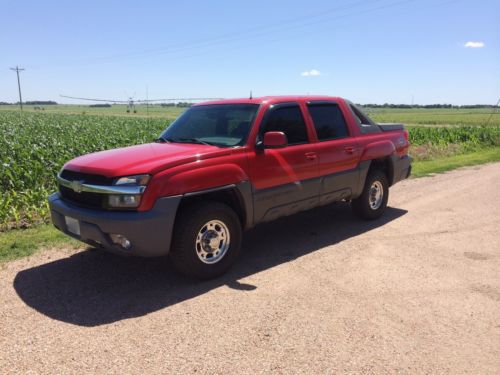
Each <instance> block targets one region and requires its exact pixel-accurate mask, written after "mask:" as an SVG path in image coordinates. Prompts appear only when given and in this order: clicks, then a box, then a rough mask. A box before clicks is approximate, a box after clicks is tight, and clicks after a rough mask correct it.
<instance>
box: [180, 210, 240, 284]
mask: <svg viewBox="0 0 500 375" xmlns="http://www.w3.org/2000/svg"><path fill="white" fill-rule="evenodd" d="M211 221H219V222H222V223H223V224H224V225H225V226H226V229H227V230H228V231H229V245H228V247H227V248H226V250H225V253H224V255H223V256H222V257H221V258H220V260H218V261H216V262H215V263H212V264H207V263H204V262H203V261H202V260H201V259H200V257H199V256H198V253H204V251H203V249H202V248H201V246H200V244H198V243H197V237H198V234H199V232H200V230H201V229H202V228H204V226H205V224H206V223H209V222H211ZM219 229H220V227H219ZM212 232H214V231H212ZM214 233H216V232H214ZM241 237H242V229H241V223H240V220H239V218H238V216H237V215H236V213H235V212H234V211H233V210H232V209H231V208H230V207H229V206H227V205H225V204H223V203H219V202H202V203H196V204H192V205H189V206H187V207H184V208H183V209H182V211H181V212H180V213H179V216H178V217H177V219H176V223H175V228H174V235H173V238H172V247H171V250H170V259H171V260H172V264H173V265H174V267H175V268H176V270H177V271H179V272H180V273H181V274H183V275H185V276H188V277H194V278H197V279H211V278H214V277H217V276H220V275H222V274H223V273H225V272H226V271H227V270H228V269H229V268H230V267H231V266H232V264H233V263H234V262H235V260H236V259H237V257H238V254H239V252H240V248H241ZM210 256H212V257H213V254H209V257H207V258H205V261H207V260H208V261H210Z"/></svg>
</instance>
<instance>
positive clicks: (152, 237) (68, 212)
mask: <svg viewBox="0 0 500 375" xmlns="http://www.w3.org/2000/svg"><path fill="white" fill-rule="evenodd" d="M180 201H181V197H180V196H175V197H166V198H160V199H158V200H157V202H156V204H155V205H154V207H153V208H152V209H151V210H149V211H146V212H136V211H130V212H123V211H122V212H118V211H101V210H91V209H87V208H81V207H77V206H75V205H72V204H69V203H66V202H65V201H64V200H62V199H61V197H60V195H59V193H54V194H52V195H51V196H50V197H49V206H50V213H51V216H52V222H53V224H54V226H55V227H56V228H57V229H59V230H60V231H61V232H64V233H66V234H67V235H69V236H71V237H74V238H76V239H78V240H80V241H82V242H85V243H88V244H90V245H92V246H98V247H102V248H104V249H106V250H109V251H112V252H114V253H119V254H125V255H135V256H143V257H155V256H162V255H166V254H168V252H169V250H170V242H171V239H172V231H173V228H174V221H175V214H176V212H177V208H178V206H179V203H180ZM65 216H67V217H70V218H73V219H76V220H78V222H79V225H80V234H79V235H77V234H74V233H71V232H70V231H69V230H68V227H67V225H66V219H65ZM110 234H120V235H122V236H124V237H126V238H127V239H128V240H129V241H130V248H128V249H124V248H123V247H121V246H119V245H116V244H114V243H113V242H112V241H111V238H110V236H109V235H110Z"/></svg>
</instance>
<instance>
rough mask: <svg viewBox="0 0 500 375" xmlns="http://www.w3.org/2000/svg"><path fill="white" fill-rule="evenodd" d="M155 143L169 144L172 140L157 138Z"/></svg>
mask: <svg viewBox="0 0 500 375" xmlns="http://www.w3.org/2000/svg"><path fill="white" fill-rule="evenodd" d="M155 142H156V143H170V142H173V139H171V138H165V137H159V138H156V139H155Z"/></svg>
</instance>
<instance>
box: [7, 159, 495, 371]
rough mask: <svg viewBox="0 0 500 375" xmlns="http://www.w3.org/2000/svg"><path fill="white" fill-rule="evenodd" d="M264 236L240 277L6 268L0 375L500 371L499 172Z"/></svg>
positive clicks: (116, 262) (454, 178)
mask: <svg viewBox="0 0 500 375" xmlns="http://www.w3.org/2000/svg"><path fill="white" fill-rule="evenodd" d="M389 204H390V206H391V208H389V209H388V211H387V213H386V215H385V217H384V218H383V220H380V221H378V222H370V223H367V222H361V221H359V220H357V219H356V218H354V217H353V216H352V214H351V213H350V209H349V207H348V206H347V205H344V204H339V205H335V206H332V207H325V208H321V209H317V210H314V211H311V212H306V213H302V214H299V215H295V216H293V217H289V218H285V219H281V220H279V221H277V222H275V223H269V224H266V225H262V226H259V227H257V228H255V229H254V230H252V231H250V232H248V233H247V234H246V236H245V243H244V251H243V254H242V257H241V258H240V260H239V262H238V264H237V265H236V267H234V269H233V270H232V271H231V272H230V273H229V274H228V275H226V276H224V277H223V278H221V279H218V280H213V281H210V282H205V283H195V282H191V281H189V280H186V279H183V278H180V277H178V276H176V275H175V274H173V273H172V270H171V269H170V267H169V265H168V264H167V263H166V262H165V260H162V259H160V260H158V259H150V260H147V259H146V260H144V259H135V258H117V257H115V256H112V255H108V254H104V253H101V252H99V251H88V250H85V251H78V250H71V249H67V250H62V251H43V252H41V253H37V254H36V255H34V256H31V257H28V258H24V259H19V260H16V261H12V262H8V263H5V264H2V265H0V301H2V303H1V304H0V347H1V348H2V350H1V351H0V373H4V374H8V373H19V372H22V373H25V372H30V371H31V372H34V373H68V374H70V373H146V372H147V373H179V372H181V373H182V372H185V373H193V372H195V371H196V372H199V373H260V372H277V373H308V374H310V373H335V372H359V373H374V372H377V373H380V372H391V373H394V372H403V373H415V372H419V373H421V372H426V373H464V372H467V373H482V374H487V373H491V374H493V373H498V372H499V371H500V363H499V361H498V358H500V345H499V342H500V340H499V339H500V272H499V270H500V243H499V239H500V235H499V232H498V228H500V214H499V212H500V164H499V163H496V164H489V165H485V166H481V167H472V168H465V169H460V170H456V171H454V172H450V173H445V174H442V175H438V176H434V177H424V178H420V179H415V180H409V181H404V182H402V183H400V184H397V185H396V186H394V188H392V189H391V196H390V200H389Z"/></svg>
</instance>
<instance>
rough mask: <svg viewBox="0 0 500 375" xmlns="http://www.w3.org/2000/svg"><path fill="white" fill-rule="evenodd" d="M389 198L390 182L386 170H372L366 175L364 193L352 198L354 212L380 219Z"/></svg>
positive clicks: (361, 216)
mask: <svg viewBox="0 0 500 375" xmlns="http://www.w3.org/2000/svg"><path fill="white" fill-rule="evenodd" d="M388 199H389V182H388V181H387V176H386V175H385V173H384V172H382V171H380V170H373V171H371V172H370V173H369V174H368V176H366V181H365V186H364V188H363V192H362V194H361V195H360V196H359V197H358V198H356V199H353V200H352V203H351V205H352V209H353V211H354V213H355V214H356V215H357V216H359V217H360V218H362V219H366V220H374V219H378V218H379V217H380V216H382V214H383V213H384V211H385V208H386V207H387V201H388Z"/></svg>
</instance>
